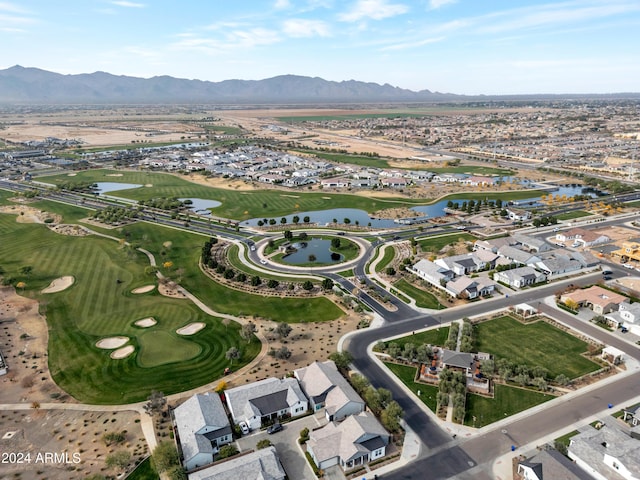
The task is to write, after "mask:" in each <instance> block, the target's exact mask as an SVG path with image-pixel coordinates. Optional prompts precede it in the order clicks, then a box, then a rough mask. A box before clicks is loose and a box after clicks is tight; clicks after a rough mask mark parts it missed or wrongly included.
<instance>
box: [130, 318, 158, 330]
mask: <svg viewBox="0 0 640 480" xmlns="http://www.w3.org/2000/svg"><path fill="white" fill-rule="evenodd" d="M156 323H158V322H157V321H156V319H155V318H153V317H147V318H143V319H142V320H138V321H136V322H135V325H137V326H138V327H142V328H148V327H153V326H154V325H155V324H156Z"/></svg>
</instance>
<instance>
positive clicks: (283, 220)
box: [280, 217, 287, 225]
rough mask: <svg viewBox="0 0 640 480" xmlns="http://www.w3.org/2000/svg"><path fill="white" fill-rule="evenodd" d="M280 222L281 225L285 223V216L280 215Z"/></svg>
mask: <svg viewBox="0 0 640 480" xmlns="http://www.w3.org/2000/svg"><path fill="white" fill-rule="evenodd" d="M280 223H281V224H282V225H284V224H285V223H287V218H286V217H282V218H281V219H280Z"/></svg>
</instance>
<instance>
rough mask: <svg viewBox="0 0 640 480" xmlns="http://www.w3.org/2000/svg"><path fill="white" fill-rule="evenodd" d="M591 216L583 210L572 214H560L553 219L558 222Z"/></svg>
mask: <svg viewBox="0 0 640 480" xmlns="http://www.w3.org/2000/svg"><path fill="white" fill-rule="evenodd" d="M591 215H592V214H591V213H589V212H585V211H584V210H576V211H574V212H566V213H561V214H560V215H556V216H555V217H556V218H557V219H558V220H573V219H574V218H582V217H590V216H591Z"/></svg>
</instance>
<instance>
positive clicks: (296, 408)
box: [225, 378, 309, 430]
mask: <svg viewBox="0 0 640 480" xmlns="http://www.w3.org/2000/svg"><path fill="white" fill-rule="evenodd" d="M225 399H226V402H227V407H228V408H229V412H230V413H231V417H232V418H233V421H234V423H236V424H237V423H240V422H242V421H244V422H246V424H247V426H248V427H249V429H251V430H253V429H257V428H260V427H262V425H263V424H264V423H268V422H271V421H273V420H276V419H278V418H280V417H283V416H291V417H297V416H299V415H302V414H304V413H305V412H306V411H307V408H308V407H309V402H308V400H307V397H305V395H304V393H302V390H301V389H300V385H299V384H298V380H297V379H295V378H283V379H279V378H266V379H264V380H261V381H259V382H253V383H249V384H247V385H241V386H239V387H235V388H231V389H229V390H227V391H225Z"/></svg>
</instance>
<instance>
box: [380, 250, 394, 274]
mask: <svg viewBox="0 0 640 480" xmlns="http://www.w3.org/2000/svg"><path fill="white" fill-rule="evenodd" d="M381 248H382V249H383V250H384V255H383V257H382V259H381V260H380V261H379V262H378V263H377V265H376V272H383V271H384V269H385V268H387V266H388V265H389V264H390V263H391V262H392V261H393V258H394V257H395V256H396V250H395V249H394V248H393V247H392V246H391V245H385V246H383V247H381Z"/></svg>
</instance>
